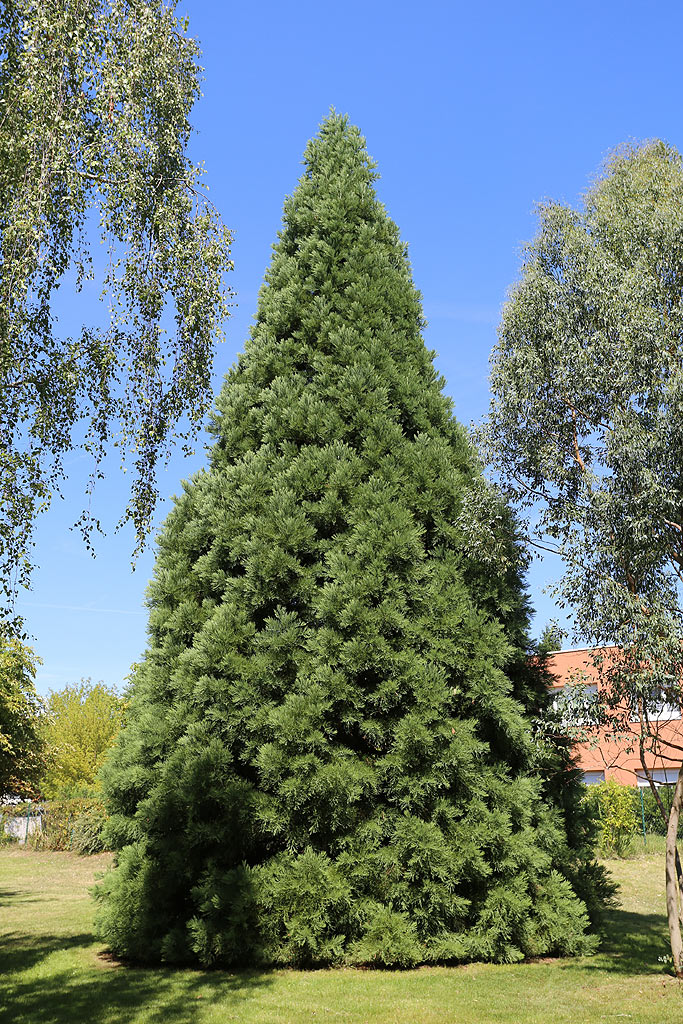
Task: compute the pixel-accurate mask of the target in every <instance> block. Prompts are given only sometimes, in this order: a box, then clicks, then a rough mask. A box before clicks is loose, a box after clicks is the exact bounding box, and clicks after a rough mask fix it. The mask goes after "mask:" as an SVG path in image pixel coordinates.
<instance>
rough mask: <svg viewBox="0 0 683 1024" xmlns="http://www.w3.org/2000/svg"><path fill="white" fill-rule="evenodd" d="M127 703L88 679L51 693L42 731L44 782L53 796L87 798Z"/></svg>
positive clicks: (101, 684) (46, 794)
mask: <svg viewBox="0 0 683 1024" xmlns="http://www.w3.org/2000/svg"><path fill="white" fill-rule="evenodd" d="M124 706H125V702H124V700H123V698H122V697H120V696H119V695H118V693H117V692H116V690H114V689H113V688H112V687H108V686H105V685H104V683H95V684H93V683H92V682H91V681H90V680H89V679H84V680H81V682H80V683H77V684H75V685H73V686H65V687H64V689H62V690H57V691H55V692H51V693H50V695H49V697H48V700H47V714H46V716H45V720H44V724H43V727H42V735H43V738H44V740H45V743H46V745H47V748H48V766H47V770H46V772H45V776H44V779H43V783H42V790H43V794H44V795H45V796H46V797H47V798H48V799H51V800H54V799H65V798H67V797H77V796H87V795H88V794H91V793H92V792H93V791H96V790H97V788H98V785H97V773H98V771H99V768H100V766H101V764H102V761H103V759H104V757H105V755H106V753H107V751H108V750H109V748H110V746H111V745H112V743H113V741H114V738H115V737H116V734H117V733H118V731H119V729H120V728H121V723H122V721H123V712H124Z"/></svg>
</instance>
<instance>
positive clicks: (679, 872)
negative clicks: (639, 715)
mask: <svg viewBox="0 0 683 1024" xmlns="http://www.w3.org/2000/svg"><path fill="white" fill-rule="evenodd" d="M640 763H641V765H642V766H643V771H644V772H645V778H646V779H647V781H648V782H649V784H650V791H651V792H652V795H653V796H654V798H655V803H656V804H657V807H658V808H659V813H660V814H661V816H662V820H663V822H664V824H665V825H666V827H667V829H668V827H669V815H668V814H667V812H666V808H665V806H664V804H663V802H662V798H661V796H660V795H659V790H658V789H657V786H656V784H655V781H654V779H653V778H652V775H651V774H650V769H649V768H648V767H647V765H646V764H645V753H644V749H643V737H642V735H641V737H640ZM682 767H683V766H682ZM674 841H675V840H674ZM675 860H676V878H677V880H678V894H679V899H680V902H679V915H678V916H679V920H680V921H681V924H683V868H682V867H681V858H680V857H679V855H678V845H676V846H675Z"/></svg>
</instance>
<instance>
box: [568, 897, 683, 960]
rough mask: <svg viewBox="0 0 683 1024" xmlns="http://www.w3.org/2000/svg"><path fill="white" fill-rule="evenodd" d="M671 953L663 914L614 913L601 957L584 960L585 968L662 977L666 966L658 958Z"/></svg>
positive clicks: (608, 917) (605, 926) (609, 918)
mask: <svg viewBox="0 0 683 1024" xmlns="http://www.w3.org/2000/svg"><path fill="white" fill-rule="evenodd" d="M668 953H670V949H669V931H668V928H667V924H666V918H665V917H664V915H663V914H635V913H633V912H632V911H628V910H611V911H610V912H609V913H608V914H606V915H605V922H604V924H603V926H602V928H601V944H600V949H599V951H598V953H597V955H596V956H595V957H591V958H588V959H585V960H582V961H581V969H582V970H589V971H590V970H596V971H608V972H609V973H610V974H624V975H642V974H661V973H662V972H663V970H664V966H665V965H664V964H663V963H662V962H661V961H660V960H658V957H660V956H665V955H666V954H668Z"/></svg>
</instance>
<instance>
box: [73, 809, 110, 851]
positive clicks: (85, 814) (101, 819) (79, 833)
mask: <svg viewBox="0 0 683 1024" xmlns="http://www.w3.org/2000/svg"><path fill="white" fill-rule="evenodd" d="M106 820H107V813H106V811H105V809H104V807H103V806H102V804H93V806H92V807H89V808H87V810H85V811H82V812H81V813H80V814H79V815H78V817H77V818H76V820H75V822H74V827H73V848H74V850H76V852H77V853H82V854H90V853H102V852H103V851H104V849H105V845H104V839H103V837H102V829H103V827H104V823H105V821H106Z"/></svg>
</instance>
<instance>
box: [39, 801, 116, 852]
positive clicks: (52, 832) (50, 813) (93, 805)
mask: <svg viewBox="0 0 683 1024" xmlns="http://www.w3.org/2000/svg"><path fill="white" fill-rule="evenodd" d="M105 820H106V812H105V810H104V806H103V804H102V803H101V802H100V801H99V800H50V801H48V802H46V803H44V804H43V805H42V830H41V831H39V832H34V833H33V835H32V836H30V837H29V846H31V847H32V848H33V849H35V850H76V851H77V852H78V853H100V852H101V851H102V850H103V849H104V845H103V843H102V839H101V832H102V827H103V825H104V822H105Z"/></svg>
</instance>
